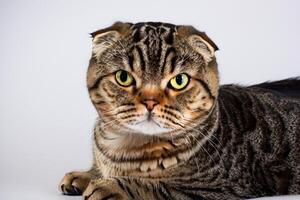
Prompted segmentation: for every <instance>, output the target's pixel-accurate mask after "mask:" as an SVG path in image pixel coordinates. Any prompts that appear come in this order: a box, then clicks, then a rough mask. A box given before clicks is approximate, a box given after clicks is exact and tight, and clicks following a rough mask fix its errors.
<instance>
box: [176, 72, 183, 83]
mask: <svg viewBox="0 0 300 200" xmlns="http://www.w3.org/2000/svg"><path fill="white" fill-rule="evenodd" d="M176 83H177V84H178V85H181V84H182V75H181V74H179V75H177V76H176Z"/></svg>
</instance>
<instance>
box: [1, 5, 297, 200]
mask: <svg viewBox="0 0 300 200" xmlns="http://www.w3.org/2000/svg"><path fill="white" fill-rule="evenodd" d="M299 8H300V2H299V1H297V0H289V1H276V0H264V1H261V0H247V1H240V0H235V1H232V0H230V1H213V0H209V1H191V0H185V1H182V0H181V1H179V0H177V1H175V0H173V1H161V0H152V1H141V0H139V1H138V0H131V1H116V0H109V1H96V0H95V1H66V0H60V1H59V0H51V1H39V0H36V1H34V0H28V1H23V0H20V1H1V2H0V22H1V23H0V24H1V31H0V45H1V47H0V158H1V159H0V166H1V169H0V199H3V200H6V199H23V200H33V199H43V200H47V199H51V200H53V199H80V198H78V197H77V198H76V197H66V196H61V195H60V194H59V193H58V191H57V185H58V183H59V181H60V179H61V178H62V176H63V174H64V173H65V172H68V171H70V170H73V169H85V168H88V167H89V165H90V163H91V135H92V129H93V124H94V120H95V118H96V112H95V110H94V108H93V107H92V105H91V103H90V100H89V98H88V93H87V90H86V88H85V85H86V84H85V73H86V70H87V65H88V59H89V56H90V52H91V39H90V38H89V35H88V33H89V32H92V31H95V30H96V29H99V28H103V27H106V26H108V25H110V24H112V23H113V22H114V21H117V20H121V21H131V22H138V21H166V22H170V23H175V24H192V25H194V26H195V27H197V28H198V29H199V30H202V31H206V33H207V34H208V35H209V36H210V37H211V38H212V39H213V40H214V41H215V42H216V44H217V45H218V46H219V48H220V49H221V50H220V51H219V52H217V57H218V62H219V64H220V72H221V79H222V83H231V82H239V83H244V84H246V83H256V82H260V81H265V80H275V79H280V78H286V77H291V76H295V75H299V74H300V67H299V63H300V56H299V55H298V54H299V46H300V37H299V35H300V28H299V19H300V12H299Z"/></svg>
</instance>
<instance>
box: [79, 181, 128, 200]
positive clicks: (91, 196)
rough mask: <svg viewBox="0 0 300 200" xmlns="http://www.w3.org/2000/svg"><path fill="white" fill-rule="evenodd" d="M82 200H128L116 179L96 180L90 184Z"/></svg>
mask: <svg viewBox="0 0 300 200" xmlns="http://www.w3.org/2000/svg"><path fill="white" fill-rule="evenodd" d="M83 199H84V200H104V199H105V200H121V199H122V200H128V199H129V198H128V196H127V195H126V193H125V192H124V190H122V188H120V186H119V185H118V182H117V180H116V179H112V178H108V179H98V180H93V181H91V182H90V184H89V185H88V187H87V188H86V190H85V192H84V193H83Z"/></svg>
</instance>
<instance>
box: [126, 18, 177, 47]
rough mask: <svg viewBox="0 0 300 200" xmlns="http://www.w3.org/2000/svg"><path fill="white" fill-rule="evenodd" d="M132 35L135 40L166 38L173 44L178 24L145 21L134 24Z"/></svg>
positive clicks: (166, 40)
mask: <svg viewBox="0 0 300 200" xmlns="http://www.w3.org/2000/svg"><path fill="white" fill-rule="evenodd" d="M131 29H132V36H133V38H134V40H133V41H134V42H140V41H147V40H151V39H152V40H164V41H165V42H166V43H169V44H172V42H173V35H174V33H175V32H177V26H176V25H173V24H169V23H161V22H143V23H137V24H132V26H131Z"/></svg>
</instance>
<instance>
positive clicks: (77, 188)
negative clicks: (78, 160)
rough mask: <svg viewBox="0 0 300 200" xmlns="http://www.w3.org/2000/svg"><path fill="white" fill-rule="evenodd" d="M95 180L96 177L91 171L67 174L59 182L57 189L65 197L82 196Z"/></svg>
mask: <svg viewBox="0 0 300 200" xmlns="http://www.w3.org/2000/svg"><path fill="white" fill-rule="evenodd" d="M95 178H97V175H96V173H95V171H94V170H93V169H91V170H88V171H81V172H79V171H73V172H69V173H67V174H65V176H64V177H63V179H62V181H61V182H60V184H59V189H60V191H61V192H62V193H63V194H65V195H82V193H83V192H84V191H85V189H86V188H87V186H88V184H89V183H90V181H91V180H92V179H95Z"/></svg>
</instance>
